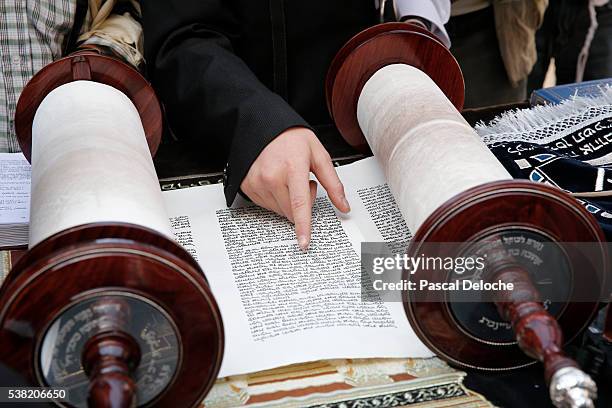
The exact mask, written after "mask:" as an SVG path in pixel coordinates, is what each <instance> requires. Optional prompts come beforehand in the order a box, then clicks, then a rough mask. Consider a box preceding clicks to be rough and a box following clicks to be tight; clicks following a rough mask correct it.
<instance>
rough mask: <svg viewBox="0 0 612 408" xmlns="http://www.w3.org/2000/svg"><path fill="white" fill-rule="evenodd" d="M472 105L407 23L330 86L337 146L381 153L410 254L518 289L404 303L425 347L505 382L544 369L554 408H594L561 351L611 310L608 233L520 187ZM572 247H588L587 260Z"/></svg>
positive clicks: (443, 54)
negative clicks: (476, 261)
mask: <svg viewBox="0 0 612 408" xmlns="http://www.w3.org/2000/svg"><path fill="white" fill-rule="evenodd" d="M463 92H464V83H463V77H462V74H461V70H460V68H459V65H458V64H457V62H456V60H455V59H454V58H453V56H452V55H451V53H450V52H449V51H448V50H447V49H446V48H445V47H444V45H443V44H442V43H441V42H440V41H438V40H437V39H436V38H435V36H434V35H432V34H431V33H429V32H428V31H426V30H423V29H421V28H419V27H415V26H413V25H410V24H403V23H388V24H382V25H378V26H375V27H372V28H370V29H367V30H365V31H363V32H361V33H360V34H358V35H356V36H355V37H353V38H352V39H351V40H350V41H349V42H348V43H347V44H346V45H345V46H344V47H343V48H342V50H341V51H340V52H339V53H338V54H337V56H336V58H335V59H334V61H333V63H332V65H331V67H330V69H329V72H328V76H327V81H326V95H327V102H328V108H329V111H330V113H331V115H332V117H333V119H334V121H335V123H336V125H337V127H338V129H339V131H340V133H341V134H342V135H343V137H344V138H345V139H346V141H347V142H348V143H350V144H351V145H352V146H354V147H355V148H357V149H359V150H362V151H368V150H370V149H371V150H372V151H373V152H374V155H375V156H376V157H377V159H378V162H379V164H380V165H381V167H382V170H383V172H384V173H385V177H386V179H387V181H388V184H389V188H390V190H391V192H392V193H393V195H394V197H395V199H396V202H397V204H398V207H399V210H400V211H401V212H402V214H403V215H404V218H405V220H406V223H407V225H408V227H409V229H410V230H411V231H412V232H413V233H414V237H413V238H412V239H411V242H410V245H409V247H408V255H410V256H412V257H418V256H422V257H425V256H428V257H436V256H437V257H442V256H443V257H445V258H444V259H446V257H450V258H451V259H456V258H457V257H462V256H463V257H465V256H466V255H469V256H472V255H474V254H481V255H482V254H484V255H485V258H486V256H487V255H489V259H488V261H487V263H486V267H485V269H484V270H483V271H479V272H480V274H479V275H478V276H476V275H474V276H472V277H470V276H461V279H463V280H465V279H468V280H469V279H476V278H483V279H484V280H485V281H487V282H488V281H501V282H506V283H512V284H513V285H514V290H512V291H498V292H496V293H495V295H494V296H488V297H485V295H484V294H483V293H479V294H478V295H471V298H469V299H466V298H461V297H458V296H454V295H453V294H452V291H443V292H442V294H440V292H437V291H428V290H423V291H408V290H406V291H404V293H403V299H404V308H405V311H406V314H407V316H408V319H409V320H410V322H411V325H412V327H413V328H414V330H415V332H416V333H417V335H418V336H419V337H420V339H421V340H422V341H423V342H424V343H425V344H426V345H427V346H428V347H429V348H430V349H431V350H432V351H434V352H435V353H436V354H437V355H438V356H440V357H441V358H443V359H445V360H447V361H448V362H450V363H452V364H454V365H458V366H462V367H470V368H477V369H482V370H507V369H514V368H518V367H523V366H526V365H529V364H532V363H534V362H535V360H539V361H541V362H543V364H544V368H545V375H546V380H547V382H548V383H549V384H550V392H551V398H552V400H553V402H554V403H555V404H556V405H557V406H559V407H588V406H592V404H593V403H592V399H593V398H595V397H596V387H595V384H594V383H593V381H592V380H591V379H590V378H589V377H588V376H587V375H586V374H585V373H583V372H582V371H581V370H580V369H579V368H578V366H577V364H576V363H575V362H574V361H573V360H571V359H569V358H568V357H567V356H565V355H564V354H563V351H562V347H563V345H564V344H565V342H569V341H571V340H572V339H574V338H575V337H576V336H577V335H578V334H579V333H580V332H581V330H583V329H584V328H585V327H586V326H587V325H588V324H589V322H590V321H591V319H592V317H593V316H594V314H595V312H596V310H597V307H598V301H599V300H600V299H601V298H602V293H601V292H602V290H603V286H604V285H603V283H604V279H605V272H604V271H605V268H606V267H607V258H606V251H605V247H604V245H603V242H604V236H603V233H602V231H601V229H600V228H599V226H598V224H597V223H596V221H595V220H594V218H593V217H592V216H591V215H590V214H589V213H588V212H587V211H586V210H585V209H584V208H583V207H582V205H580V204H579V203H578V202H577V201H576V200H574V199H573V198H572V197H571V196H570V195H568V194H566V193H564V192H562V191H560V190H558V189H555V188H552V187H550V186H547V185H544V184H536V183H532V182H527V181H518V180H513V179H512V177H511V176H510V175H509V174H508V173H507V171H506V170H505V169H504V168H503V166H502V165H501V164H500V163H499V162H498V161H497V160H496V159H495V157H494V156H493V155H492V153H491V152H490V151H489V150H488V149H487V147H486V146H485V145H484V143H482V142H481V141H480V139H479V137H478V136H477V135H476V134H475V132H474V131H473V129H472V128H471V127H470V126H469V125H468V124H467V122H465V120H464V119H463V118H462V117H461V115H460V113H459V112H458V110H460V109H461V108H462V105H463V95H464V94H463ZM492 92H494V89H492ZM406 238H407V239H406V240H408V239H409V238H410V237H406ZM450 243H455V244H454V245H450ZM561 243H587V244H586V245H588V248H589V251H590V253H589V254H588V255H585V253H584V251H580V250H577V249H576V247H575V246H569V245H562V244H561ZM445 244H449V245H445ZM534 246H535V247H537V248H540V247H542V248H546V249H545V251H547V252H546V254H547V257H546V259H547V262H548V264H546V265H545V266H546V268H544V267H543V266H542V265H540V264H538V263H537V262H534V257H533V252H534V251H535V250H534V249H533V247H534ZM524 254H528V255H531V256H530V257H529V256H525V257H524V256H523V255H524ZM523 258H526V259H523ZM415 277H419V278H425V279H427V280H428V281H429V282H433V283H444V282H449V281H452V280H453V279H455V278H456V277H455V276H454V274H452V273H451V272H449V271H446V270H443V269H439V270H423V271H419V273H417V274H416V275H411V274H410V273H408V271H406V270H404V279H406V280H410V279H415ZM434 292H436V293H434ZM549 299H552V301H549ZM574 300H575V301H574ZM534 359H535V360H534Z"/></svg>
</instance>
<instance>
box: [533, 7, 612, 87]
mask: <svg viewBox="0 0 612 408" xmlns="http://www.w3.org/2000/svg"><path fill="white" fill-rule="evenodd" d="M536 38H537V49H538V62H537V63H536V65H535V67H534V69H533V72H532V73H531V75H530V76H529V84H528V90H529V92H531V91H533V90H536V89H540V88H542V85H543V83H544V78H545V76H546V73H547V71H548V67H549V65H550V62H551V60H552V59H553V58H554V60H555V75H556V83H557V84H559V85H561V84H567V83H574V82H582V81H583V80H584V81H589V80H593V79H603V78H610V77H612V2H610V1H609V0H581V1H576V0H571V1H570V0H556V1H553V2H551V4H550V6H549V7H548V10H546V15H545V16H544V24H543V25H542V28H540V30H538V32H537V37H536Z"/></svg>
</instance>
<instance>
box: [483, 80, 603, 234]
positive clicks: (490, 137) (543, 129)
mask: <svg viewBox="0 0 612 408" xmlns="http://www.w3.org/2000/svg"><path fill="white" fill-rule="evenodd" d="M476 131H477V132H478V134H479V135H480V136H481V137H482V139H483V141H484V142H485V143H486V144H487V146H488V147H489V148H490V149H491V151H492V152H493V153H494V154H495V156H496V157H497V158H498V159H499V160H500V162H501V163H502V164H503V165H504V167H506V169H507V170H508V172H509V173H510V174H511V175H512V176H513V177H515V178H524V179H528V180H531V181H534V182H538V183H546V184H550V185H553V186H555V187H558V188H560V189H562V190H564V191H567V192H568V193H570V194H572V195H573V196H574V197H575V198H576V199H577V200H578V201H579V202H580V203H582V204H583V205H584V206H585V208H586V209H587V210H588V211H589V212H590V213H591V214H593V215H594V216H595V218H596V219H597V221H598V222H599V224H600V225H601V227H602V228H603V230H604V232H605V234H606V238H607V239H608V240H610V239H612V87H608V88H606V89H602V94H601V96H598V97H596V98H581V97H576V98H574V99H573V100H569V101H565V102H563V103H561V104H559V105H542V106H536V107H534V108H532V109H523V110H517V111H511V112H507V113H505V114H503V115H502V116H501V117H499V118H497V119H495V120H494V121H492V122H491V123H489V124H488V125H485V124H484V123H480V124H478V125H477V126H476Z"/></svg>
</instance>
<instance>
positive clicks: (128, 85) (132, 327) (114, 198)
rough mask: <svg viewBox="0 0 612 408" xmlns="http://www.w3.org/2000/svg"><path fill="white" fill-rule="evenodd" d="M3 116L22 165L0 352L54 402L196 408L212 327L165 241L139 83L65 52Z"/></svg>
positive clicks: (196, 283)
mask: <svg viewBox="0 0 612 408" xmlns="http://www.w3.org/2000/svg"><path fill="white" fill-rule="evenodd" d="M16 127H17V131H18V138H19V142H20V145H21V148H22V150H23V152H24V153H25V154H26V156H27V157H28V159H31V160H30V161H31V163H32V205H31V217H30V218H31V223H30V249H29V251H28V252H27V253H26V254H25V255H24V256H23V258H21V259H20V260H19V261H18V262H17V264H16V265H15V266H14V267H13V269H12V270H11V272H10V273H9V275H8V276H7V278H6V280H5V282H4V284H3V286H2V288H1V290H0V344H2V347H1V348H0V359H2V361H3V363H5V364H7V365H8V366H10V367H11V368H13V369H14V370H16V371H17V372H19V373H21V374H22V375H23V376H25V377H26V378H27V380H29V381H30V382H31V383H32V384H33V385H37V386H44V387H56V388H63V389H66V390H67V397H66V398H65V399H62V400H61V401H56V402H57V403H58V404H59V405H62V406H73V407H84V406H88V405H89V406H96V407H133V406H153V405H154V406H160V407H171V406H172V407H176V406H180V407H193V406H197V405H198V404H199V403H200V402H201V401H202V399H203V398H204V396H205V395H206V393H207V392H208V391H209V390H210V388H211V387H212V385H213V383H214V381H215V380H216V378H217V374H218V372H219V368H220V365H221V359H222V355H223V344H224V338H223V325H222V321H221V315H220V312H219V309H218V307H217V304H216V302H215V299H214V297H213V295H212V293H211V291H210V288H209V286H208V283H207V281H206V279H205V277H204V274H203V272H202V270H201V269H200V267H199V266H198V264H197V262H196V261H195V260H194V259H193V258H192V257H191V255H190V254H189V253H187V252H186V251H185V250H184V249H183V248H182V247H180V246H179V245H178V244H177V243H176V242H175V241H174V240H173V239H172V231H171V229H170V223H169V220H168V217H167V215H166V214H165V210H164V208H163V201H162V197H161V192H160V189H159V184H158V182H157V177H156V175H155V170H154V167H153V162H152V158H151V155H152V154H153V153H154V152H155V150H156V149H157V146H158V144H159V138H160V135H161V112H160V107H159V103H158V102H157V99H156V97H155V94H154V92H153V90H152V88H151V86H150V85H149V84H148V82H147V81H146V80H145V79H144V78H143V77H142V76H141V75H140V74H139V73H138V72H137V71H136V70H134V69H133V68H131V67H130V66H128V65H126V64H124V63H122V62H120V61H119V60H117V59H114V58H112V57H108V56H104V55H99V54H97V53H94V52H91V51H85V52H83V51H81V52H77V53H76V54H75V55H71V56H68V57H66V58H63V59H61V60H58V61H56V62H54V63H52V64H51V65H49V66H47V67H45V68H44V69H43V70H41V71H40V72H39V73H38V74H37V75H35V76H34V77H33V78H32V80H31V81H30V82H29V84H28V85H27V87H26V88H25V90H24V91H23V93H22V96H21V98H20V100H19V104H18V108H17V114H16Z"/></svg>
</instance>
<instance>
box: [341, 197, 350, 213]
mask: <svg viewBox="0 0 612 408" xmlns="http://www.w3.org/2000/svg"><path fill="white" fill-rule="evenodd" d="M342 204H344V207H345V208H346V212H349V211H351V205H350V204H349V202H348V200H347V199H346V197H344V198H343V199H342Z"/></svg>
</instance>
